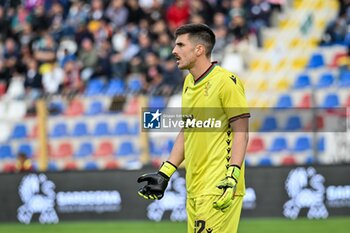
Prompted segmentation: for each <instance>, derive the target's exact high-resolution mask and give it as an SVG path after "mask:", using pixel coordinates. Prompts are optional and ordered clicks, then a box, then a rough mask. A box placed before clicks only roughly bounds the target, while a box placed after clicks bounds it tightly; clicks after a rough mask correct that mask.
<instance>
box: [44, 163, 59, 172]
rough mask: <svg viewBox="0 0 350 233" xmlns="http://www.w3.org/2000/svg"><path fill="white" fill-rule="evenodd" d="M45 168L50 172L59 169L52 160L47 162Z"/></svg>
mask: <svg viewBox="0 0 350 233" xmlns="http://www.w3.org/2000/svg"><path fill="white" fill-rule="evenodd" d="M47 170H48V171H50V172H56V171H58V170H59V169H58V166H57V163H55V162H54V161H50V162H49V163H48V164H47Z"/></svg>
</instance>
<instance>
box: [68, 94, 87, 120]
mask: <svg viewBox="0 0 350 233" xmlns="http://www.w3.org/2000/svg"><path fill="white" fill-rule="evenodd" d="M83 113H84V103H83V102H82V101H81V100H80V99H77V98H75V99H73V100H72V102H71V103H70V104H69V105H68V107H67V108H66V110H65V112H64V114H65V115H66V116H79V115H82V114H83Z"/></svg>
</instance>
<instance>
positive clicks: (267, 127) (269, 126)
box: [260, 116, 278, 132]
mask: <svg viewBox="0 0 350 233" xmlns="http://www.w3.org/2000/svg"><path fill="white" fill-rule="evenodd" d="M277 128H278V127H277V119H276V118H275V117H273V116H267V117H265V119H264V120H263V123H262V126H261V128H260V132H271V131H274V130H276V129H277Z"/></svg>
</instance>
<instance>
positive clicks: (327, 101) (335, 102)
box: [321, 93, 340, 108]
mask: <svg viewBox="0 0 350 233" xmlns="http://www.w3.org/2000/svg"><path fill="white" fill-rule="evenodd" d="M339 105H340V100H339V97H338V95H337V94H335V93H330V94H328V95H326V96H325V98H324V99H323V103H321V107H322V108H336V107H339Z"/></svg>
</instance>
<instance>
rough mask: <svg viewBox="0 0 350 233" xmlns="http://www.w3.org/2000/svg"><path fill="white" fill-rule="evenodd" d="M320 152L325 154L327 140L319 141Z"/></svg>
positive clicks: (320, 139)
mask: <svg viewBox="0 0 350 233" xmlns="http://www.w3.org/2000/svg"><path fill="white" fill-rule="evenodd" d="M317 146H318V152H324V150H325V138H324V137H321V138H319V139H318V144H317Z"/></svg>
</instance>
